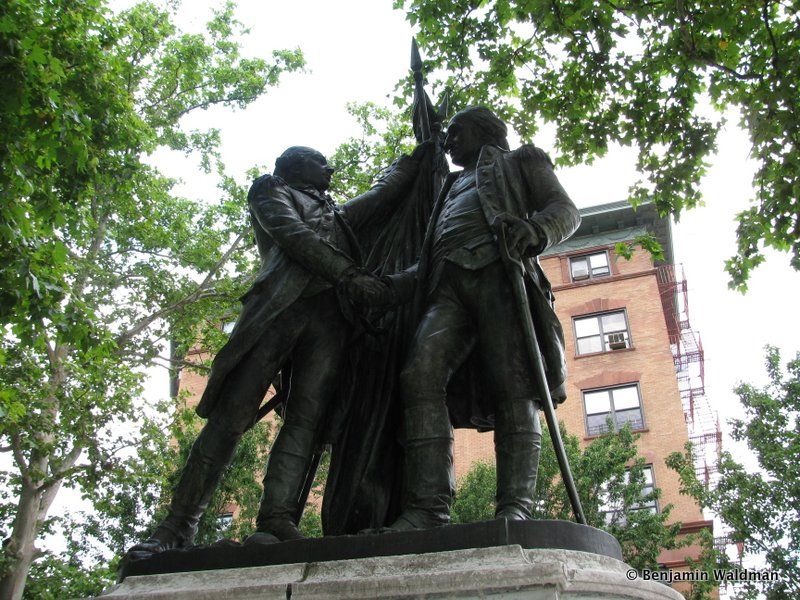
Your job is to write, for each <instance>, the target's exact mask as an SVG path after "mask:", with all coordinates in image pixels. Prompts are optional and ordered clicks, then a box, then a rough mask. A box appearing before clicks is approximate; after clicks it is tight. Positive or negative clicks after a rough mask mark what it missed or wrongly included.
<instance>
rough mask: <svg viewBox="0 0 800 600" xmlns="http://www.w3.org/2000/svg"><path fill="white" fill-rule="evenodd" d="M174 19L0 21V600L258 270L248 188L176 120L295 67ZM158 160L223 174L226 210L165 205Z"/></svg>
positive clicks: (151, 13)
mask: <svg viewBox="0 0 800 600" xmlns="http://www.w3.org/2000/svg"><path fill="white" fill-rule="evenodd" d="M175 10H177V7H176V6H174V5H170V8H168V9H161V8H159V7H157V6H156V5H155V4H153V3H150V2H142V3H140V4H136V5H134V6H133V7H131V8H130V9H128V10H126V11H124V12H122V13H120V14H116V15H115V14H111V13H110V12H109V10H108V9H107V8H106V6H105V5H104V4H103V3H102V2H101V1H100V0H87V1H85V2H73V1H67V0H55V1H47V2H45V1H44V0H10V1H8V2H5V3H3V5H2V7H0V74H1V75H2V80H3V94H2V97H1V98H0V199H1V200H2V201H0V254H1V255H2V261H0V327H2V333H3V336H2V343H0V364H2V365H3V369H2V370H0V416H2V418H0V448H2V449H3V450H5V451H9V452H10V453H11V455H12V456H13V459H14V468H13V470H12V471H10V472H9V473H8V474H4V475H3V478H4V480H5V482H6V484H7V485H8V486H10V487H9V489H10V490H11V496H10V498H11V499H14V498H15V499H16V500H17V506H16V508H14V509H9V508H7V507H5V508H3V509H2V510H0V515H2V516H3V522H2V523H0V528H2V530H3V533H4V534H5V535H8V536H9V539H8V543H7V544H6V545H5V546H4V549H3V558H2V565H1V566H2V571H0V596H6V595H7V596H10V597H19V594H21V585H23V584H24V575H25V573H27V571H28V568H29V565H30V562H31V560H33V558H34V557H35V556H36V555H37V550H36V549H35V548H34V540H35V538H36V537H37V536H38V535H39V533H40V532H41V531H42V528H44V527H47V526H48V517H47V515H48V511H49V508H50V506H51V504H52V502H53V500H54V499H55V497H56V496H57V494H58V492H59V489H60V487H61V485H62V484H68V485H71V486H77V487H79V488H80V489H81V490H82V491H83V493H85V494H86V495H87V497H91V496H92V495H93V490H95V489H96V488H97V487H98V486H99V485H102V482H103V481H105V480H107V479H109V478H112V479H113V477H114V476H115V475H114V474H115V473H118V472H126V468H125V467H124V463H125V460H126V459H124V458H122V456H123V454H124V452H123V449H124V448H125V447H126V446H128V445H130V444H131V443H134V442H133V441H132V439H131V437H132V436H131V435H130V434H128V433H126V434H124V435H123V434H120V433H119V432H121V431H125V432H130V431H131V430H132V429H133V430H134V431H135V429H136V428H135V427H131V426H132V425H134V424H136V423H139V424H141V423H144V422H145V420H144V418H143V416H142V415H140V414H138V413H137V410H136V408H135V406H134V399H136V398H137V397H138V396H139V394H140V392H141V381H142V376H143V375H142V374H143V370H142V368H143V367H146V366H149V365H152V364H153V363H154V362H155V361H156V360H157V356H158V353H159V350H160V347H161V346H162V344H163V340H165V339H172V340H175V342H176V343H177V344H178V352H177V356H178V357H181V356H185V355H186V350H187V349H188V348H189V347H190V346H192V345H194V343H195V342H196V340H197V339H198V336H199V338H200V340H201V341H202V342H203V343H208V344H209V346H208V347H209V348H210V349H211V350H212V351H215V350H217V349H218V348H219V346H220V344H221V342H222V333H221V332H220V331H219V327H218V324H219V322H220V321H221V319H222V318H223V315H224V314H225V312H226V311H230V310H232V307H233V306H234V305H235V303H236V298H237V297H238V295H239V294H240V293H241V292H242V291H243V289H244V286H245V285H246V279H247V277H248V276H249V274H250V272H251V269H252V266H253V260H254V257H253V254H252V252H250V251H249V250H248V249H246V248H243V244H242V240H243V239H244V236H245V234H246V232H247V230H248V227H247V225H246V220H245V216H246V211H245V209H244V197H245V193H246V190H245V188H244V187H243V186H241V185H239V184H238V183H237V182H236V181H235V180H234V179H233V178H232V177H231V176H230V175H228V174H226V173H225V171H224V166H223V165H222V163H221V162H220V161H219V156H218V151H217V147H218V143H219V132H218V131H216V130H213V129H211V130H207V131H202V130H198V131H185V130H184V129H183V127H182V126H181V120H182V117H183V116H185V115H187V114H189V113H191V112H192V111H196V110H198V109H206V108H209V107H212V106H229V107H243V106H246V105H247V104H249V103H250V102H251V101H253V100H254V99H255V98H257V97H258V96H259V95H261V94H262V93H264V92H265V90H266V88H267V87H269V86H273V85H275V84H276V83H277V82H278V79H279V77H280V76H281V74H282V73H284V72H287V71H294V70H298V69H300V68H301V67H302V65H303V57H302V54H301V53H300V52H299V51H298V50H281V51H276V52H274V53H273V56H271V57H270V58H269V59H268V60H264V59H250V58H246V57H244V56H242V55H241V53H240V44H239V42H238V41H237V37H238V36H239V35H240V34H242V33H243V32H244V31H245V30H244V29H243V28H242V26H241V24H240V23H238V22H237V21H236V19H235V18H234V14H233V5H232V4H225V5H223V6H222V8H221V9H219V10H218V11H216V12H215V13H214V14H213V15H212V17H211V19H210V21H209V22H208V23H207V24H206V27H205V30H204V31H202V32H201V33H192V34H189V33H183V32H180V31H178V30H177V29H176V27H175V26H174V25H173V23H172V18H173V16H174V11H175ZM165 148H166V149H172V150H177V151H181V152H184V153H186V154H190V153H191V154H194V155H195V156H197V157H198V159H199V160H200V164H201V166H202V167H203V168H205V169H206V170H209V171H214V172H216V173H217V174H218V175H219V179H220V185H219V188H220V190H219V200H218V201H217V202H215V203H213V204H211V205H208V204H206V203H203V202H200V201H196V200H190V199H186V198H181V197H179V196H177V195H176V194H175V193H174V192H173V186H174V183H175V182H174V181H173V180H171V179H169V178H167V177H165V176H164V175H163V174H161V173H160V172H159V170H158V169H157V168H156V167H154V166H152V164H151V162H148V160H151V159H150V158H149V157H150V155H151V154H152V153H153V152H154V151H156V150H158V149H165ZM184 362H186V361H178V362H175V363H173V364H171V365H169V366H170V367H177V366H181V365H182V364H184ZM8 501H11V500H8Z"/></svg>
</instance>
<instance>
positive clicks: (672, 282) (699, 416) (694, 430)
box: [658, 265, 722, 485]
mask: <svg viewBox="0 0 800 600" xmlns="http://www.w3.org/2000/svg"><path fill="white" fill-rule="evenodd" d="M658 288H659V293H660V295H661V306H662V308H663V310H664V319H665V321H666V324H667V334H668V335H669V345H670V349H671V350H672V359H673V361H674V363H675V373H676V376H677V379H678V389H679V390H680V395H681V402H682V404H683V415H684V418H685V419H686V428H687V429H688V432H689V441H690V442H692V445H693V450H694V461H695V463H694V466H695V473H696V474H697V477H698V479H700V481H704V482H705V484H706V485H713V484H714V483H715V479H716V475H717V464H718V463H719V457H720V454H721V453H722V431H721V430H720V426H719V416H718V415H717V413H716V411H714V410H712V409H711V405H710V403H709V401H708V398H707V397H706V391H705V371H704V354H703V343H702V342H701V340H700V334H699V333H697V332H696V331H695V330H694V329H692V326H691V323H690V321H689V300H688V294H687V285H686V279H685V277H684V274H683V267H681V266H676V265H664V266H662V267H659V269H658Z"/></svg>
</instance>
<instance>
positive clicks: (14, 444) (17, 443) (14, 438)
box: [9, 433, 33, 486]
mask: <svg viewBox="0 0 800 600" xmlns="http://www.w3.org/2000/svg"><path fill="white" fill-rule="evenodd" d="M9 435H10V437H11V446H10V447H11V452H12V453H13V455H14V462H15V463H17V468H18V469H19V474H20V475H21V476H22V479H24V480H25V482H26V483H27V484H28V485H31V486H32V485H33V480H32V479H31V472H30V469H29V467H28V464H27V461H26V460H25V453H24V452H23V451H22V440H20V437H19V434H18V433H11V434H9Z"/></svg>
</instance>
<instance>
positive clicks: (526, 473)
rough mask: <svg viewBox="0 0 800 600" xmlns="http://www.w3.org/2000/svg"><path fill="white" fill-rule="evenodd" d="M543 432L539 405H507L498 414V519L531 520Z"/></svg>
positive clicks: (513, 402)
mask: <svg viewBox="0 0 800 600" xmlns="http://www.w3.org/2000/svg"><path fill="white" fill-rule="evenodd" d="M541 444H542V430H541V425H540V424H539V413H538V411H537V408H536V405H535V404H534V403H533V402H532V401H530V400H519V401H512V402H504V403H502V405H501V406H500V407H499V409H498V411H497V414H496V422H495V433H494V446H495V455H496V459H497V496H496V500H497V508H496V509H495V515H496V517H497V518H505V519H508V520H510V521H527V520H530V519H531V518H532V516H531V510H532V508H533V500H534V494H535V492H536V474H537V472H538V470H539V450H540V449H541Z"/></svg>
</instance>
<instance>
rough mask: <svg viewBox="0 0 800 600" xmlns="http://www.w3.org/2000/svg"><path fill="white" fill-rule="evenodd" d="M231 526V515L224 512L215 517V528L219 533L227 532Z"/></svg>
mask: <svg viewBox="0 0 800 600" xmlns="http://www.w3.org/2000/svg"><path fill="white" fill-rule="evenodd" d="M232 524H233V513H232V512H226V513H222V514H221V515H219V516H218V517H217V528H218V529H219V530H220V531H225V530H227V529H228V528H229V527H230V526H231V525H232Z"/></svg>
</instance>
